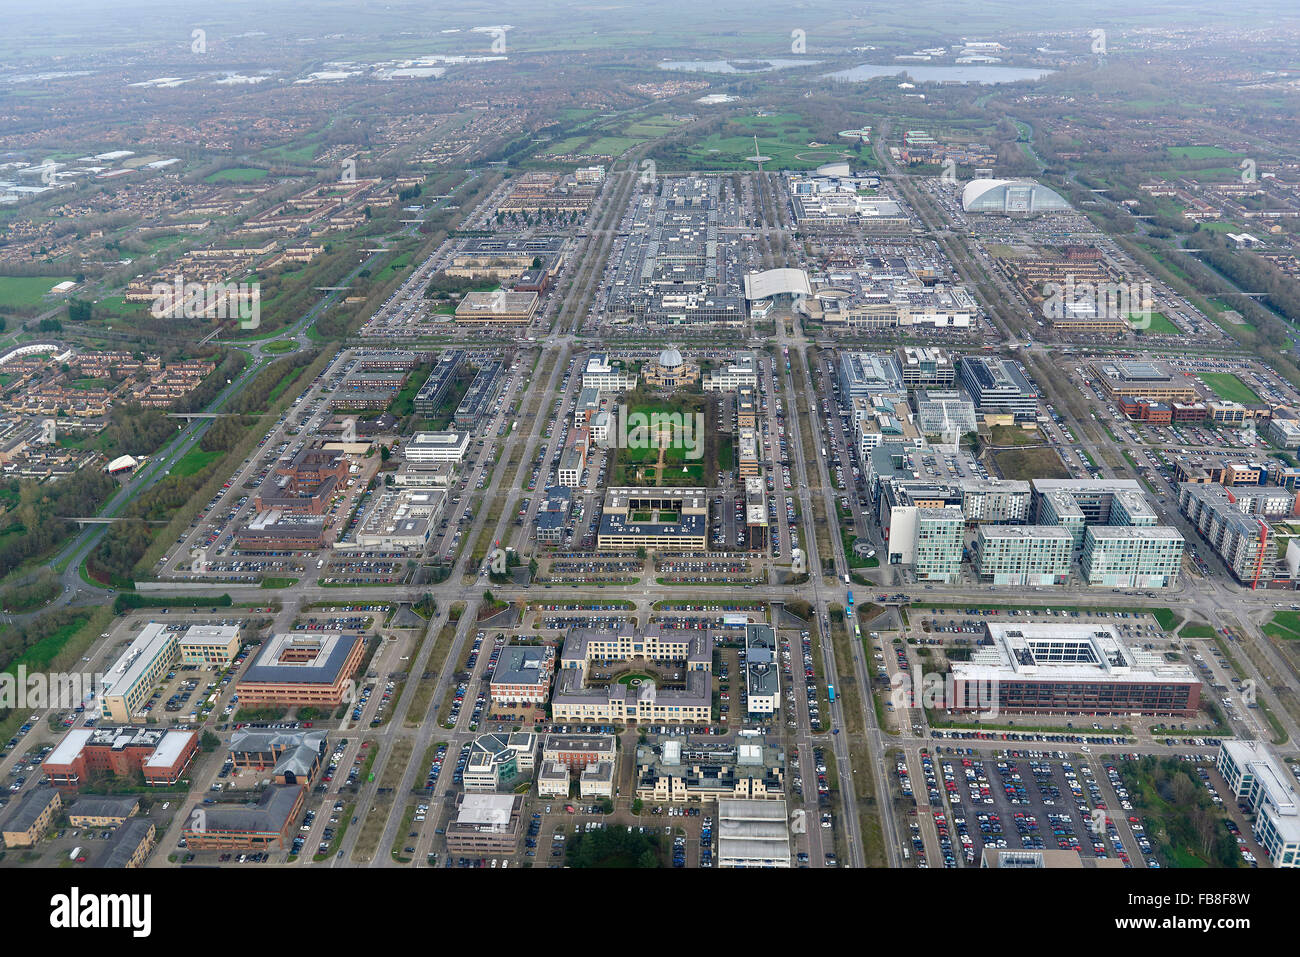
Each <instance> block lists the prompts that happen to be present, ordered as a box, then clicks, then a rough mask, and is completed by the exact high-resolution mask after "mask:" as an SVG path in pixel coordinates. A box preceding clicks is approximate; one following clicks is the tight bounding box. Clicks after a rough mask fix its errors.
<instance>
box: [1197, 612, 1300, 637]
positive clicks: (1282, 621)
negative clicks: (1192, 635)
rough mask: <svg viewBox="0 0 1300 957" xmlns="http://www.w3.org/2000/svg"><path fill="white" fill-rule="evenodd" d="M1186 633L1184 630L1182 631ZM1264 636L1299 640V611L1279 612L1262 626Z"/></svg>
mask: <svg viewBox="0 0 1300 957" xmlns="http://www.w3.org/2000/svg"><path fill="white" fill-rule="evenodd" d="M1183 631H1184V632H1186V631H1187V629H1186V628H1184V629H1183ZM1264 634H1266V635H1268V636H1270V637H1272V638H1280V639H1282V640H1283V641H1296V640H1300V611H1279V612H1277V613H1276V614H1275V615H1274V616H1273V620H1272V621H1270V622H1269V623H1268V624H1267V625H1265V626H1264Z"/></svg>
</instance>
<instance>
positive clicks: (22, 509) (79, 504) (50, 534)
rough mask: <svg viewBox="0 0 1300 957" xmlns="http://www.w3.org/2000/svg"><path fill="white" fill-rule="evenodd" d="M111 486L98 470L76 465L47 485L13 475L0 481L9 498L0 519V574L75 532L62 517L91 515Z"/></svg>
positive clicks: (59, 542)
mask: <svg viewBox="0 0 1300 957" xmlns="http://www.w3.org/2000/svg"><path fill="white" fill-rule="evenodd" d="M116 488H117V483H116V482H114V481H113V479H111V478H109V477H108V476H107V475H105V474H104V473H103V472H102V471H100V470H99V469H82V470H81V471H78V472H75V473H73V474H72V475H69V476H68V477H67V478H65V479H63V480H61V481H59V482H52V483H49V484H40V483H38V482H35V481H33V480H30V479H14V480H11V481H9V482H6V483H5V484H4V485H2V486H0V491H2V492H3V495H4V498H5V499H6V500H7V501H10V502H12V503H13V507H11V508H10V509H9V511H8V512H6V513H5V515H4V517H3V520H2V522H3V523H2V524H0V577H3V576H4V575H7V574H9V573H10V572H12V571H13V570H14V569H16V568H18V567H19V566H20V565H22V564H23V563H24V562H26V561H30V560H33V559H36V558H39V557H41V556H43V555H45V554H46V553H48V552H50V551H53V550H54V549H56V548H58V547H60V546H61V545H62V544H63V543H64V542H65V541H67V539H68V537H69V536H70V535H71V534H72V533H73V532H74V531H76V525H75V524H74V523H72V522H68V521H65V520H64V519H65V517H71V516H80V515H94V514H95V513H96V512H98V511H99V509H100V508H101V507H102V506H103V504H104V503H105V502H106V501H108V498H109V496H110V495H111V494H112V493H113V490H114V489H116Z"/></svg>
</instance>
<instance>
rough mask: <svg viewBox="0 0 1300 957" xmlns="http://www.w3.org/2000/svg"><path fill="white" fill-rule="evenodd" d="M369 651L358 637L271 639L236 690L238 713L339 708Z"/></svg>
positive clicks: (298, 635)
mask: <svg viewBox="0 0 1300 957" xmlns="http://www.w3.org/2000/svg"><path fill="white" fill-rule="evenodd" d="M365 647H366V642H365V638H364V636H362V635H357V634H344V633H341V632H320V631H317V632H288V633H284V634H274V635H271V636H270V637H269V638H267V639H266V641H264V642H263V643H262V650H261V651H260V652H259V653H258V655H257V657H256V658H255V659H254V661H253V663H252V665H250V666H249V668H248V670H247V671H245V672H244V675H243V677H242V678H240V680H239V683H238V685H237V686H236V687H237V690H238V692H239V704H240V707H243V708H261V707H266V708H292V707H305V706H310V707H315V708H337V707H338V706H339V705H340V704H341V703H342V702H343V700H344V696H345V695H346V694H348V693H349V692H350V690H351V688H352V676H353V675H354V674H355V673H356V670H357V666H358V665H360V664H361V657H362V655H363V653H364V652H365Z"/></svg>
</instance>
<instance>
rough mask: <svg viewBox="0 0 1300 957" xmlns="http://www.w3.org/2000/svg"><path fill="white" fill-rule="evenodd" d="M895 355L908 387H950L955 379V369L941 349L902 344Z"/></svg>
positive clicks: (905, 384)
mask: <svg viewBox="0 0 1300 957" xmlns="http://www.w3.org/2000/svg"><path fill="white" fill-rule="evenodd" d="M895 356H896V358H897V360H898V367H899V369H900V370H901V371H902V374H903V385H904V386H906V387H907V388H908V389H951V388H952V387H953V384H954V383H955V382H956V381H957V369H956V367H955V366H954V365H953V363H952V359H951V358H949V356H948V354H947V353H946V352H944V351H943V350H942V349H935V348H932V347H929V346H903V347H902V348H901V349H899V350H897V351H896V352H895Z"/></svg>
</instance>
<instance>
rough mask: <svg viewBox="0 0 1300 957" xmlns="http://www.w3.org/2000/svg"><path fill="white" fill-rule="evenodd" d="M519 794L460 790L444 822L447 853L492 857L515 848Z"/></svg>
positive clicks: (520, 815) (519, 827)
mask: <svg viewBox="0 0 1300 957" xmlns="http://www.w3.org/2000/svg"><path fill="white" fill-rule="evenodd" d="M523 800H524V799H523V797H522V796H521V795H518V794H462V795H460V796H459V797H458V798H457V801H456V817H455V819H454V820H453V821H451V822H450V823H449V824H448V825H447V853H448V854H453V855H459V856H464V857H496V856H500V855H503V854H505V855H509V854H514V853H515V852H516V851H517V850H518V849H519V834H520V832H521V831H522V830H523Z"/></svg>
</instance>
